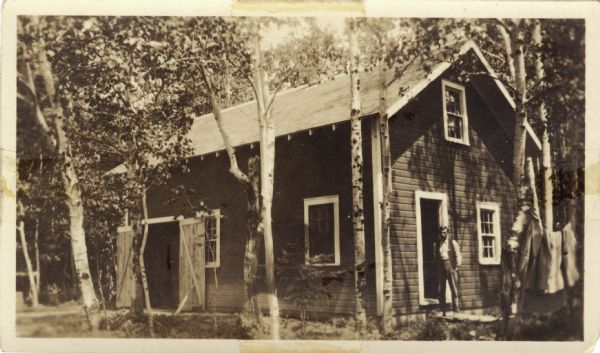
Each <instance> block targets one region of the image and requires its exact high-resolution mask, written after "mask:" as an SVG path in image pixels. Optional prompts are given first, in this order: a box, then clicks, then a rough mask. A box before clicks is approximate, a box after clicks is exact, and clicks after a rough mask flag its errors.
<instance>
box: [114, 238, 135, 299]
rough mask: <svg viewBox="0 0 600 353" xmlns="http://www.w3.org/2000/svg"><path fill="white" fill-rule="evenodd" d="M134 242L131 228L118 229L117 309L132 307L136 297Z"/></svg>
mask: <svg viewBox="0 0 600 353" xmlns="http://www.w3.org/2000/svg"><path fill="white" fill-rule="evenodd" d="M132 242H133V230H132V229H131V227H119V228H117V302H116V305H117V308H123V307H130V306H131V303H132V298H133V297H134V296H135V277H134V274H133V248H132Z"/></svg>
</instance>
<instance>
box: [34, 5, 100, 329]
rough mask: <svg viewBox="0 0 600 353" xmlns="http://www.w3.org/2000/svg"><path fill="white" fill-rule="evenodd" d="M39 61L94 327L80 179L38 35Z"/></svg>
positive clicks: (79, 275) (84, 298)
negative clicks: (52, 116) (50, 110)
mask: <svg viewBox="0 0 600 353" xmlns="http://www.w3.org/2000/svg"><path fill="white" fill-rule="evenodd" d="M33 23H34V24H35V25H37V24H38V18H37V17H35V16H34V17H33ZM38 34H39V33H38ZM40 35H41V34H40ZM38 64H39V73H40V75H41V76H42V78H43V81H44V86H45V88H46V94H47V95H48V100H49V101H50V105H51V108H52V110H53V111H54V126H55V132H56V145H57V146H56V147H57V153H58V156H59V158H61V160H62V165H61V175H62V179H63V182H64V190H63V191H64V193H65V195H66V197H67V200H66V202H67V207H68V210H69V218H70V228H69V231H70V235H71V247H72V251H73V262H74V264H75V270H76V273H77V278H78V282H79V286H80V289H81V296H82V301H83V308H84V310H85V312H86V315H87V319H88V322H89V324H90V327H91V328H92V329H94V330H95V329H97V328H98V326H99V324H100V313H99V306H98V299H97V298H96V293H95V291H94V284H93V282H92V277H91V275H90V270H89V263H88V256H87V247H86V241H85V230H84V228H83V217H84V211H83V203H82V200H81V191H80V189H79V180H78V178H77V173H76V172H75V167H74V165H73V160H72V157H71V150H70V146H69V140H68V139H67V136H66V134H65V131H64V127H63V111H62V107H61V106H60V103H59V101H58V97H57V95H56V90H55V88H54V78H53V76H52V69H51V67H50V63H49V62H48V58H47V56H46V51H45V43H44V40H43V39H42V38H41V37H39V38H38Z"/></svg>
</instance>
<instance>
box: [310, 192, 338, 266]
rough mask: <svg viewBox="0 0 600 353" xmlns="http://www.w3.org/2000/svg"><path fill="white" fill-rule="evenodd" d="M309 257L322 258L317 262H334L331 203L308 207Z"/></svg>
mask: <svg viewBox="0 0 600 353" xmlns="http://www.w3.org/2000/svg"><path fill="white" fill-rule="evenodd" d="M308 222H309V224H308V242H309V251H308V254H309V257H310V258H313V257H315V256H319V257H323V259H319V260H320V261H318V262H326V263H330V262H333V261H334V252H335V234H334V224H333V222H334V219H333V203H328V204H322V205H312V206H308Z"/></svg>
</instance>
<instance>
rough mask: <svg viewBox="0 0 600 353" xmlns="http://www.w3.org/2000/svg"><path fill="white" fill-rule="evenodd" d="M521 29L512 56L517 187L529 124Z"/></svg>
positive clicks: (516, 29) (517, 30)
mask: <svg viewBox="0 0 600 353" xmlns="http://www.w3.org/2000/svg"><path fill="white" fill-rule="evenodd" d="M520 27H521V26H520V24H517V25H516V26H514V32H513V33H512V48H513V53H512V55H513V58H514V65H515V77H514V84H515V88H516V89H517V93H518V96H517V99H516V100H515V105H516V107H515V113H516V114H515V115H516V122H515V144H514V149H513V153H514V154H513V168H514V169H513V182H514V185H515V186H517V185H519V182H520V180H521V177H522V176H523V171H524V166H525V142H526V136H527V131H526V129H525V123H526V122H527V114H526V112H525V100H526V97H527V86H526V79H527V74H526V71H525V54H524V52H523V45H524V43H523V41H524V36H525V34H524V33H523V30H522V29H521V28H520Z"/></svg>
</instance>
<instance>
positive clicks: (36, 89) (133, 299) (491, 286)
mask: <svg viewBox="0 0 600 353" xmlns="http://www.w3.org/2000/svg"><path fill="white" fill-rule="evenodd" d="M15 25H16V29H15V33H14V34H13V35H14V36H16V48H15V50H16V67H14V70H15V76H16V82H15V81H12V86H11V87H14V89H16V92H15V95H16V97H15V99H16V102H14V103H13V104H14V105H15V107H16V111H15V112H13V114H16V115H15V116H14V120H15V124H16V137H15V139H16V140H15V146H16V152H15V156H16V159H15V161H16V162H15V171H16V174H15V185H16V189H14V190H13V191H14V202H15V203H14V207H15V208H16V218H15V221H16V223H15V224H14V226H13V225H12V224H11V225H10V227H14V228H12V232H14V233H10V232H8V233H7V234H3V236H6V237H7V238H8V237H12V236H13V235H12V234H14V236H15V238H14V239H15V243H14V246H12V249H11V250H10V251H11V252H14V256H15V257H14V258H11V259H14V266H15V267H14V268H15V271H14V273H11V274H10V276H11V277H12V278H13V279H11V280H12V281H14V290H11V291H12V293H13V294H14V295H15V301H14V303H15V305H14V307H13V308H9V309H8V310H11V311H13V312H14V316H11V317H14V322H13V323H12V324H13V325H14V332H15V336H16V337H17V338H95V339H98V338H100V339H110V338H137V339H228V340H327V341H337V340H343V341H346V340H351V341H354V340H359V341H544V342H546V341H576V342H581V341H583V340H584V300H590V298H584V285H587V283H584V273H585V267H586V266H585V264H584V256H592V257H593V256H594V253H595V252H597V250H598V249H596V250H595V251H590V250H589V249H588V251H587V252H586V251H585V250H586V249H585V248H584V244H585V242H586V237H588V236H593V235H589V234H588V232H586V230H587V229H588V228H586V227H585V225H586V222H587V221H588V220H587V219H586V216H585V215H586V213H585V212H586V207H587V206H586V202H585V196H586V194H585V192H586V191H585V190H586V185H587V184H589V180H587V178H589V176H588V175H586V172H585V171H586V168H585V166H586V159H585V158H586V153H587V150H586V139H588V137H587V136H586V120H585V117H586V98H587V99H589V97H586V84H587V82H586V70H588V69H589V68H586V46H587V44H588V42H586V31H587V28H586V25H587V22H586V20H585V19H584V18H575V17H572V16H571V17H568V18H567V17H565V18H554V17H553V18H547V17H544V16H540V17H528V16H521V17H505V16H498V17H494V16H492V17H490V16H487V17H481V18H479V17H469V18H464V17H445V18H441V17H404V16H397V17H371V16H360V15H352V14H350V15H348V14H344V15H339V16H331V15H330V16H310V15H302V14H300V15H295V16H275V15H270V16H262V15H261V16H195V15H193V16H192V15H190V16H170V15H168V16H167V15H165V16H145V15H139V16H134V15H103V14H98V15H85V16H79V15H78V16H75V15H67V14H65V15H54V14H53V15H50V13H49V14H46V15H42V14H35V15H33V14H32V15H30V14H20V15H18V16H16V20H15ZM3 79H6V77H4V78H3ZM3 115H4V114H3ZM5 118H6V116H3V120H4V119H5ZM592 138H593V136H592ZM593 178H596V179H597V178H598V176H597V175H596V176H594V177H593ZM596 181H597V180H596ZM3 192H4V191H3ZM3 197H4V196H3ZM5 219H6V218H4V215H3V221H4V220H5ZM11 222H12V221H11ZM5 229H10V228H8V227H7V228H5ZM11 241H12V240H11ZM12 261H13V260H11V262H12ZM11 266H12V265H11ZM5 275H6V274H5ZM4 280H6V279H4ZM586 303H588V302H587V301H586ZM585 309H586V311H588V312H589V310H593V307H592V306H588V305H587V304H586V307H585ZM596 314H597V313H596ZM592 315H594V314H593V313H592ZM595 334H598V333H597V332H596V333H595ZM124 342H126V341H124ZM82 347H84V346H83V345H82ZM137 350H139V348H138V349H137Z"/></svg>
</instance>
